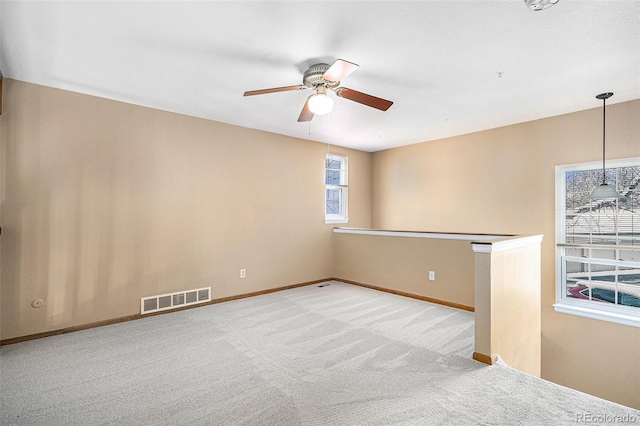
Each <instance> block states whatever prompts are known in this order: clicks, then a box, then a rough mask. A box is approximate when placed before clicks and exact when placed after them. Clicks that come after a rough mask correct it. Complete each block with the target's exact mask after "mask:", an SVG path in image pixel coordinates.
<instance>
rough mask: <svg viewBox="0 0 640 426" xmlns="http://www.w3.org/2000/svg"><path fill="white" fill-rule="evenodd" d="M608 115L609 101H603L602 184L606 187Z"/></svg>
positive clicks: (604, 99)
mask: <svg viewBox="0 0 640 426" xmlns="http://www.w3.org/2000/svg"><path fill="white" fill-rule="evenodd" d="M606 114H607V99H606V98H603V99H602V184H603V185H606V183H607V180H606V175H605V168H604V159H605V127H606V125H607V124H606V123H607V120H606Z"/></svg>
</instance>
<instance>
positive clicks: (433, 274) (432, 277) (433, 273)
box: [429, 271, 436, 281]
mask: <svg viewBox="0 0 640 426" xmlns="http://www.w3.org/2000/svg"><path fill="white" fill-rule="evenodd" d="M435 280H436V271H429V281H435Z"/></svg>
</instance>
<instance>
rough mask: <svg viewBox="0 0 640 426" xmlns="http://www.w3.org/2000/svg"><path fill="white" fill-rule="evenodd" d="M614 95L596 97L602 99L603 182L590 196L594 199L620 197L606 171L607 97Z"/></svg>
mask: <svg viewBox="0 0 640 426" xmlns="http://www.w3.org/2000/svg"><path fill="white" fill-rule="evenodd" d="M611 96H613V93H611V92H607V93H601V94H599V95H598V96H596V99H602V183H601V184H600V186H598V187H597V188H596V189H594V190H593V192H592V193H591V195H590V196H589V198H591V199H592V200H607V199H612V198H620V194H618V191H616V189H615V188H614V187H613V186H611V185H607V175H606V173H605V166H604V159H605V118H606V112H607V99H609V98H610V97H611Z"/></svg>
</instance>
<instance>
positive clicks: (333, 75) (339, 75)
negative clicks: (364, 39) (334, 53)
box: [322, 59, 359, 82]
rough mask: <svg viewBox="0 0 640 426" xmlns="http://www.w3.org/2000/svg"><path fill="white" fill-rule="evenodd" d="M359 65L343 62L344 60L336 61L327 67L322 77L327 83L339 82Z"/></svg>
mask: <svg viewBox="0 0 640 426" xmlns="http://www.w3.org/2000/svg"><path fill="white" fill-rule="evenodd" d="M358 67H359V65H357V64H354V63H353V62H349V61H345V60H344V59H336V61H335V62H334V63H333V65H331V66H330V67H329V69H328V70H327V71H325V73H324V74H323V75H322V78H324V79H325V80H327V81H332V82H333V81H340V80H342V79H343V78H345V77H346V76H348V75H349V74H351V73H352V72H354V71H355V70H357V69H358Z"/></svg>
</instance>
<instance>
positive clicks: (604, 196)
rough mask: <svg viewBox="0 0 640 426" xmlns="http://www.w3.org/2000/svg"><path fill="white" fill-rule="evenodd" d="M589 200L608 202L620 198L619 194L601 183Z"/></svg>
mask: <svg viewBox="0 0 640 426" xmlns="http://www.w3.org/2000/svg"><path fill="white" fill-rule="evenodd" d="M589 198H590V199H592V200H610V199H615V198H620V194H619V193H618V191H616V189H615V188H614V187H613V186H611V185H607V184H606V183H603V184H600V186H598V187H597V188H596V189H594V190H593V192H592V193H591V195H589Z"/></svg>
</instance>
